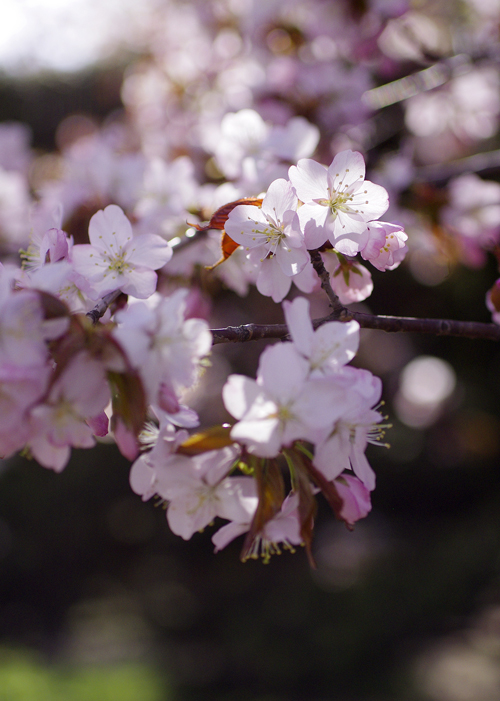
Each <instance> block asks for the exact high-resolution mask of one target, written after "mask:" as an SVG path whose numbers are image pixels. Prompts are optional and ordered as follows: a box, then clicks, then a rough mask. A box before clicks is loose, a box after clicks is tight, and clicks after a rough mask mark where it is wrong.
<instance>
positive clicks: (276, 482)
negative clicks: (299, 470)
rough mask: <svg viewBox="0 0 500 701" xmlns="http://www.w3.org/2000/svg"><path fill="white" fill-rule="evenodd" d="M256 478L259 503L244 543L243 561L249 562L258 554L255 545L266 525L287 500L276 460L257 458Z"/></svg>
mask: <svg viewBox="0 0 500 701" xmlns="http://www.w3.org/2000/svg"><path fill="white" fill-rule="evenodd" d="M254 476H255V479H256V481H257V495H258V497H259V502H258V504H257V509H256V511H255V514H254V516H253V519H252V523H251V524H250V529H249V531H248V533H247V535H246V538H245V542H244V543H243V549H242V551H241V559H242V560H247V559H248V558H249V557H252V555H255V554H256V548H255V543H256V542H257V541H258V539H259V538H260V537H261V534H262V531H263V529H264V526H265V525H266V523H268V521H270V520H271V519H272V518H273V517H274V516H276V514H277V513H278V512H279V510H280V509H281V505H282V504H283V500H284V498H285V485H284V483H283V476H282V474H281V470H280V467H279V465H278V463H277V462H276V460H266V459H261V458H257V459H256V460H255V472H254Z"/></svg>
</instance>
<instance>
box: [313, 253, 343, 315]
mask: <svg viewBox="0 0 500 701" xmlns="http://www.w3.org/2000/svg"><path fill="white" fill-rule="evenodd" d="M309 255H310V257H311V263H312V264H313V268H314V270H315V271H316V273H317V275H318V277H319V279H320V282H321V287H322V289H323V290H324V291H325V293H326V296H327V297H328V299H329V300H330V307H331V308H332V316H333V318H335V319H337V318H338V317H339V316H340V315H341V314H342V313H343V312H344V311H346V308H345V307H344V306H343V305H342V303H341V302H340V299H339V298H338V297H337V295H336V294H335V292H334V291H333V290H332V286H331V284H330V275H329V273H328V271H327V269H326V268H325V264H324V263H323V258H322V257H321V253H320V252H319V251H309Z"/></svg>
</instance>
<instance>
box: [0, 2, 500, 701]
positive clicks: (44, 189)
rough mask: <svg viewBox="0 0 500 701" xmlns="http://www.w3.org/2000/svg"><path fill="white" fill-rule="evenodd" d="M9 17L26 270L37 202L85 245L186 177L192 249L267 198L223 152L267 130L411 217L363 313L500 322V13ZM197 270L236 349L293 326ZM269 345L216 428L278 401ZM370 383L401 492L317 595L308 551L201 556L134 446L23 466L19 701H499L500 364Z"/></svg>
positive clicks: (16, 187)
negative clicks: (246, 404)
mask: <svg viewBox="0 0 500 701" xmlns="http://www.w3.org/2000/svg"><path fill="white" fill-rule="evenodd" d="M0 16H1V18H2V21H1V23H0V120H1V122H2V124H0V165H1V168H0V234H1V236H0V239H1V240H0V243H1V247H2V255H3V258H4V260H9V259H10V260H16V259H17V256H18V249H19V248H20V247H21V246H25V245H26V241H27V236H28V235H29V230H30V224H29V217H28V213H29V211H30V208H32V207H33V204H34V203H37V202H38V203H40V202H42V203H43V202H46V201H49V202H51V201H53V200H54V201H55V200H58V201H62V202H63V203H64V219H63V225H64V229H65V230H66V231H68V233H70V234H72V235H73V236H74V237H75V240H77V241H82V240H84V238H82V237H83V236H84V232H85V230H86V225H87V224H88V220H89V218H90V216H91V215H92V214H93V213H94V212H95V211H96V210H97V209H98V208H100V207H102V206H104V205H105V204H108V203H109V202H116V203H118V204H120V206H122V207H123V208H124V209H126V211H127V212H128V213H130V215H131V216H134V215H135V216H136V217H137V218H138V220H140V216H141V214H142V212H144V211H145V205H144V198H145V193H146V190H147V187H146V184H145V183H146V180H145V175H144V174H145V173H146V174H147V173H148V172H151V170H148V169H150V168H151V167H152V166H151V164H152V163H156V164H158V162H161V164H162V165H161V168H164V171H162V170H161V168H160V171H159V172H165V173H168V171H169V169H171V172H173V173H177V175H175V176H174V178H173V179H177V182H176V183H175V186H174V184H172V183H171V182H169V176H168V175H165V176H164V182H163V181H162V184H161V185H160V186H158V187H157V190H156V193H157V200H156V201H155V202H156V204H155V207H156V209H154V211H153V214H152V215H151V216H152V218H151V219H149V220H148V221H149V222H151V221H155V222H156V226H157V227H158V230H161V231H162V232H163V233H164V235H166V236H167V237H168V238H174V237H175V236H176V235H177V234H179V233H181V231H185V229H186V221H187V220H190V221H196V217H197V216H198V220H202V219H204V218H205V219H206V218H208V216H204V214H205V212H206V211H207V209H208V210H209V209H210V207H212V210H213V209H214V208H215V206H217V203H218V204H222V203H224V202H228V201H230V200H231V199H235V197H240V196H244V195H251V194H253V195H257V194H258V193H259V192H260V191H262V190H264V189H265V188H266V187H267V185H268V184H269V182H270V180H269V182H265V180H266V177H268V176H269V172H268V171H267V170H266V168H267V166H268V165H269V163H267V162H266V163H265V164H264V166H265V167H264V166H262V164H261V163H259V162H258V160H256V165H255V163H253V162H252V167H253V166H255V168H254V169H253V170H252V173H253V175H249V174H248V173H249V169H248V167H247V166H248V164H249V160H248V159H250V160H251V159H252V158H254V157H255V158H257V156H258V153H259V151H258V149H259V148H261V146H262V142H260V144H259V142H258V139H257V137H255V135H254V137H253V138H254V142H253V143H254V151H253V152H252V148H251V147H250V146H249V145H248V142H249V141H251V139H250V137H249V138H248V139H247V142H245V144H243V145H242V144H241V143H240V142H238V138H239V135H237V138H235V139H234V142H231V141H230V138H229V137H228V136H227V134H225V133H224V132H220V131H218V130H220V123H221V120H222V119H223V117H224V115H225V114H227V113H236V112H238V111H240V110H244V109H245V110H249V109H252V110H254V111H255V112H256V113H257V114H258V115H260V117H261V118H262V120H263V123H264V122H265V123H266V124H268V125H277V126H283V125H286V124H287V122H288V120H289V119H291V118H292V117H294V116H299V117H302V118H304V119H306V120H307V121H308V122H309V123H310V124H312V125H315V126H316V127H317V129H318V134H319V140H318V145H317V149H316V151H315V158H317V159H318V160H321V161H322V162H324V163H327V164H328V163H330V161H331V159H332V157H333V155H334V154H335V153H337V152H338V151H340V150H342V149H345V148H352V149H353V150H360V151H361V152H362V153H363V154H364V155H365V157H366V159H367V164H368V172H369V177H370V179H372V180H373V181H375V182H377V183H380V184H383V185H384V186H385V187H386V188H387V189H388V190H389V193H390V197H391V209H390V211H389V213H388V214H387V215H386V216H385V217H384V218H385V219H387V220H388V221H395V222H399V223H401V224H403V225H404V226H405V230H406V231H407V233H408V235H409V240H408V246H409V254H408V256H407V258H406V260H405V261H404V263H403V264H402V265H401V266H400V267H399V268H398V269H397V270H395V271H393V272H386V273H381V272H379V271H377V270H372V278H373V285H374V290H373V293H372V295H371V296H370V297H369V298H368V299H367V300H366V301H364V302H362V303H360V304H358V305H357V306H356V307H355V308H357V309H361V310H366V311H371V312H373V313H378V314H389V315H404V316H416V317H437V318H452V319H463V320H476V321H486V322H488V321H490V320H491V313H490V311H489V310H488V309H487V307H486V304H485V296H486V293H487V291H488V290H489V289H490V288H491V287H492V285H493V283H494V281H495V278H496V277H497V276H498V255H497V253H498V243H499V234H500V194H499V191H500V184H499V180H500V177H499V175H500V170H499V169H500V151H499V147H500V140H499V133H498V127H499V124H498V116H499V114H500V90H499V86H500V71H499V63H498V59H499V48H498V47H499V44H498V32H499V28H500V3H499V2H498V1H497V0H467V1H466V0H457V1H456V2H449V1H447V2H425V0H415V2H411V1H410V0H408V1H405V0H371V1H370V0H368V1H364V0H353V1H352V2H347V1H345V2H344V1H333V0H331V1H330V2H328V1H327V0H300V1H299V0H289V1H288V2H284V1H283V0H281V1H280V0H275V1H271V2H266V3H259V2H258V0H213V1H212V2H203V1H202V0H200V1H197V0H189V1H186V2H180V0H179V1H178V2H175V1H174V0H143V1H142V2H141V3H136V2H132V0H130V1H129V0H120V1H118V0H115V1H113V2H111V1H109V0H108V2H106V3H102V2H99V3H98V2H94V0H3V2H2V9H1V11H0ZM221 139H222V140H224V139H226V141H227V143H229V144H231V143H234V144H236V143H239V146H238V147H240V146H241V149H242V153H243V152H244V153H243V156H242V160H241V162H239V163H238V164H237V166H235V165H234V163H229V162H228V161H227V160H224V156H223V155H222V154H221V152H220V151H218V150H217V143H218V142H219V143H220V140H221ZM241 141H243V139H241ZM225 143H226V142H225ZM235 148H236V146H235ZM179 159H181V160H179ZM182 159H184V160H182ZM244 159H247V160H246V161H244ZM286 161H287V157H286V156H285V157H283V158H282V165H283V164H284V163H285V162H286ZM244 162H245V164H246V165H245V166H243V165H242V164H243V163H244ZM186 164H188V165H186ZM155 167H156V168H159V166H158V165H157V166H155ZM245 168H246V170H245ZM183 169H184V170H183ZM157 172H158V171H157ZM285 172H286V171H285ZM255 173H257V175H255ZM273 173H274V171H273ZM274 177H275V175H274V174H273V176H272V177H271V180H272V179H273V178H274ZM252 178H253V179H252ZM179 183H180V184H179ZM70 185H71V187H70ZM181 186H182V187H181ZM162 188H163V189H162ZM153 189H154V188H153ZM150 191H151V188H150V190H149V191H148V192H147V193H146V194H149V195H150ZM158 193H159V194H158ZM141 198H142V199H141ZM160 201H161V208H160V207H159V204H158V203H159V202H160ZM138 202H139V203H142V204H141V207H139V206H138ZM147 211H148V213H150V212H151V210H150V209H148V210H147ZM150 225H151V224H150ZM82 232H83V233H82ZM213 250H214V249H212V253H213ZM187 251H189V249H184V250H183V251H182V252H179V261H180V262H179V265H178V268H177V269H176V271H175V275H176V276H177V277H179V278H181V279H182V280H183V281H184V282H185V283H186V284H190V285H191V286H192V287H193V289H195V290H196V291H197V295H198V296H197V297H196V300H195V301H196V304H197V305H198V309H203V310H204V313H205V314H206V315H207V317H208V318H209V320H210V323H211V325H212V327H219V326H224V325H229V324H230V325H237V324H242V323H249V322H260V323H273V322H281V321H282V313H281V309H280V307H279V306H278V305H274V304H273V303H272V302H271V301H270V300H268V299H267V298H263V297H261V296H260V295H259V294H258V293H257V292H256V290H255V289H254V287H253V286H248V285H247V284H245V283H241V280H238V279H236V280H235V279H234V277H235V275H234V272H233V273H232V274H231V272H227V273H226V274H224V273H222V272H220V273H218V275H219V276H218V277H216V276H215V275H214V274H211V273H208V272H207V271H206V270H205V269H204V268H203V265H201V264H200V260H201V259H198V261H197V262H196V263H195V264H191V263H190V262H189V260H187V258H188V255H187ZM176 255H177V254H176ZM174 260H175V258H174ZM205 262H207V261H205ZM227 265H228V266H229V263H228V264H227ZM219 270H220V269H219ZM227 270H228V271H229V268H228V269H227ZM231 275H232V277H231ZM236 277H237V276H236ZM171 282H173V281H169V280H168V279H167V280H165V284H166V285H169V284H170V283H171ZM293 294H295V293H294V292H292V293H291V295H292V296H293ZM310 299H311V304H312V311H313V316H314V317H318V316H321V315H323V314H325V313H327V304H326V301H325V300H324V299H323V297H322V296H321V294H319V293H313V294H312V295H311V296H310ZM264 345H265V343H264V342H255V343H253V344H247V345H243V344H240V345H232V346H217V347H215V348H214V350H213V354H212V357H211V363H212V367H211V368H210V369H209V370H207V372H206V374H205V375H204V377H203V378H202V380H201V382H200V385H199V386H198V387H197V388H196V390H194V391H193V392H192V393H191V396H190V397H188V403H189V404H190V406H193V408H195V409H196V410H197V411H198V412H199V414H200V417H201V421H202V425H203V426H209V425H212V424H214V423H217V422H220V421H224V420H225V419H227V415H226V414H225V413H224V410H223V407H222V405H221V402H220V388H221V386H222V384H223V383H224V382H225V379H226V377H227V375H228V374H229V373H230V372H234V371H235V372H243V373H246V374H249V375H253V374H254V373H255V370H256V367H257V363H258V357H259V354H260V352H261V350H262V348H263V347H264ZM356 363H357V364H358V365H360V366H361V367H366V368H368V369H370V370H371V371H372V372H373V373H375V374H377V375H379V376H380V377H381V378H382V380H383V382H384V400H385V407H384V410H385V411H386V413H387V415H388V417H389V419H388V421H389V422H390V423H391V424H392V428H391V429H390V430H389V431H388V433H387V436H386V437H387V440H388V441H389V443H390V445H391V447H390V449H389V450H386V449H385V448H382V447H379V448H375V447H372V446H371V447H370V448H369V451H368V457H369V460H370V462H371V464H372V466H373V467H374V469H375V471H376V473H377V489H376V491H375V492H374V494H373V510H372V513H371V514H370V515H369V517H368V518H367V519H365V520H364V521H361V522H359V523H358V524H357V525H356V528H355V530H354V531H353V532H349V531H347V530H346V529H345V527H344V526H343V525H342V524H340V523H338V522H336V521H335V520H334V518H333V515H332V513H331V512H330V510H329V508H328V507H327V505H326V504H325V503H323V502H320V505H319V513H318V518H317V525H316V536H315V541H314V546H313V553H314V557H315V559H316V562H317V569H315V570H313V569H311V568H310V567H309V565H308V563H307V559H306V556H305V553H304V552H302V551H301V550H300V549H299V551H298V552H297V553H295V555H292V554H290V553H288V552H284V553H283V554H282V555H281V556H276V557H274V558H272V559H271V562H270V563H269V564H268V565H263V564H261V563H260V562H254V561H249V562H247V563H245V564H242V563H241V562H240V561H239V549H240V547H241V543H240V542H238V541H237V542H234V543H232V544H231V545H230V546H228V547H227V548H226V549H225V550H224V551H222V552H220V553H219V554H217V555H214V554H213V545H212V543H211V540H210V538H211V532H212V531H211V529H207V532H206V533H201V534H197V535H196V536H195V537H193V538H192V540H191V541H190V542H187V543H186V542H184V541H182V540H181V539H180V538H178V537H176V536H174V535H173V534H172V533H170V531H169V530H168V526H167V523H166V519H165V515H164V511H163V510H162V508H161V507H155V506H154V504H153V503H143V502H142V501H141V500H140V498H139V497H137V496H135V495H134V494H133V493H132V492H131V490H130V487H129V484H128V472H129V467H130V465H129V463H127V462H126V461H125V460H124V459H123V458H121V457H120V455H119V454H118V451H117V450H116V448H115V447H114V446H113V445H112V444H107V443H105V442H103V443H102V444H100V445H99V446H98V447H97V448H96V449H95V450H93V451H77V450H75V451H73V457H72V460H71V462H70V464H69V465H68V466H67V467H66V469H65V470H64V472H63V473H62V474H61V475H56V474H54V473H52V472H50V471H48V470H44V469H43V468H42V467H40V466H38V465H37V464H36V463H35V462H33V461H28V460H25V459H24V458H21V457H15V458H11V459H8V460H4V461H2V462H1V463H0V480H1V485H0V701H59V700H60V701H63V700H64V701H93V700H94V699H95V700H96V701H97V700H99V701H108V700H109V701H114V700H115V699H117V700H120V701H129V700H130V701H136V700H139V699H140V700H141V701H198V700H200V701H201V700H203V701H230V700H231V701H232V700H233V699H238V701H328V700H334V701H399V700H401V699H405V700H406V699H407V700H409V701H496V700H499V701H500V464H499V463H500V430H499V429H500V416H499V408H498V407H499V398H500V348H499V347H498V345H497V344H496V343H494V342H491V341H480V340H476V341H473V340H468V339H459V338H437V337H436V338H435V337H424V336H416V335H413V334H394V335H390V334H385V333H383V332H377V331H363V332H362V342H361V349H360V353H359V355H358V356H357V358H356ZM212 530H213V529H212Z"/></svg>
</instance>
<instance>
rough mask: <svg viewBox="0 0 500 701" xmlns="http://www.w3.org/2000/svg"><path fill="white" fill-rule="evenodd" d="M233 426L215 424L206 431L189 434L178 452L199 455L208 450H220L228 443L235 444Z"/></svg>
mask: <svg viewBox="0 0 500 701" xmlns="http://www.w3.org/2000/svg"><path fill="white" fill-rule="evenodd" d="M230 431H231V426H213V427H212V428H207V429H206V430H205V431H201V432H200V433H195V434H193V435H192V436H189V438H188V439H187V440H185V441H184V443H181V444H180V446H179V448H178V449H177V452H178V453H182V454H183V455H198V454H199V453H205V452H206V451H207V450H218V449H220V448H225V447H226V446H228V445H233V443H234V441H233V440H232V439H231V437H230V435H229V433H230Z"/></svg>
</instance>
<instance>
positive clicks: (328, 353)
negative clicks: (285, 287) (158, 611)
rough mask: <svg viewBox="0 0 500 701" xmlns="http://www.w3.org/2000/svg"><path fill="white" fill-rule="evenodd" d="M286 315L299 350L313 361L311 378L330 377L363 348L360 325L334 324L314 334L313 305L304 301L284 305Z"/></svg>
mask: <svg viewBox="0 0 500 701" xmlns="http://www.w3.org/2000/svg"><path fill="white" fill-rule="evenodd" d="M283 311H284V313H285V319H286V323H287V326H288V330H289V332H290V336H291V337H292V341H293V343H294V345H295V347H296V348H297V350H298V351H299V353H301V355H303V356H304V357H305V358H306V359H307V360H308V361H309V364H310V372H311V377H316V376H322V375H330V374H332V373H334V372H336V371H337V370H339V369H340V368H342V367H343V366H344V365H345V364H346V363H348V362H349V361H351V360H352V359H353V358H354V356H355V355H356V352H357V350H358V346H359V324H358V323H357V322H356V321H349V322H347V323H341V322H339V321H332V322H330V323H327V324H323V325H322V326H320V327H319V328H318V329H316V331H314V329H313V325H312V322H311V319H310V317H309V302H308V300H306V299H305V298H304V297H297V298H296V299H294V300H293V302H283Z"/></svg>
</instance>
